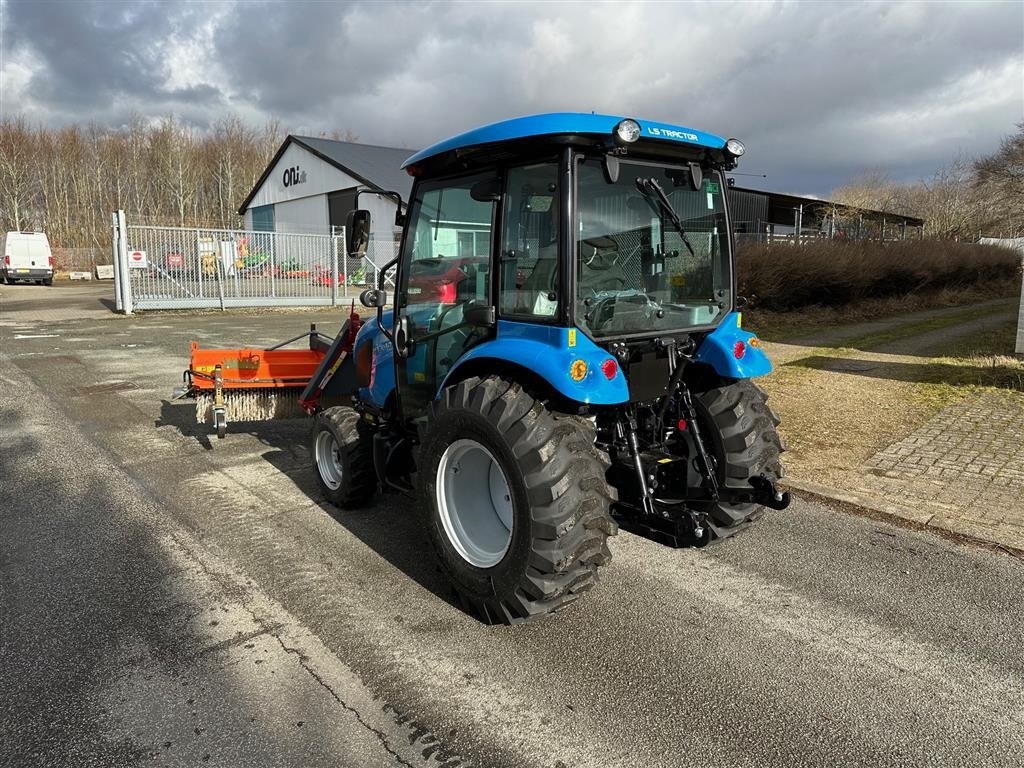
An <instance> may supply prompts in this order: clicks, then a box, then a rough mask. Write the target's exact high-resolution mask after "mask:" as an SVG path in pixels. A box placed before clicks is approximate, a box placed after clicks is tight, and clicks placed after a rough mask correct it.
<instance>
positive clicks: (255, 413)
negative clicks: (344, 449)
mask: <svg viewBox="0 0 1024 768" xmlns="http://www.w3.org/2000/svg"><path fill="white" fill-rule="evenodd" d="M300 394H301V390H298V389H234V390H230V391H227V392H225V393H224V408H225V409H226V410H227V417H228V422H229V423H231V422H236V421H269V420H271V419H298V418H302V417H303V416H305V415H306V412H305V411H304V410H303V409H302V406H300V405H299V395H300ZM196 421H197V422H198V423H200V424H212V423H213V395H212V394H207V393H205V392H204V393H202V394H200V395H198V396H196Z"/></svg>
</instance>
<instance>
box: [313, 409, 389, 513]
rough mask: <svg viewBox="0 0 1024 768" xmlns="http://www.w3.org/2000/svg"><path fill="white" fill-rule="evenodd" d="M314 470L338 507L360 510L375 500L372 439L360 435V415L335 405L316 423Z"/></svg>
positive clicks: (314, 427)
mask: <svg viewBox="0 0 1024 768" xmlns="http://www.w3.org/2000/svg"><path fill="white" fill-rule="evenodd" d="M312 453H313V468H314V469H315V470H316V480H317V483H318V484H319V485H320V490H321V491H323V494H324V496H325V497H326V498H327V500H328V501H330V502H331V503H332V504H334V505H335V506H336V507H341V508H342V509H358V508H359V507H365V506H366V505H367V504H369V503H370V501H371V500H372V499H373V495H374V493H375V492H376V490H377V473H376V471H375V470H374V467H373V448H372V445H371V443H370V440H369V437H368V436H364V435H361V434H360V431H359V414H358V413H356V411H354V410H353V409H352V408H347V407H344V406H335V407H334V408H327V409H325V410H323V411H321V412H320V413H318V414H317V416H316V420H315V421H314V423H313V444H312Z"/></svg>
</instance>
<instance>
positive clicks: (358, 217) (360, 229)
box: [345, 209, 370, 306]
mask: <svg viewBox="0 0 1024 768" xmlns="http://www.w3.org/2000/svg"><path fill="white" fill-rule="evenodd" d="M369 244H370V212H369V211H364V210H362V209H359V210H356V211H349V212H348V217H347V218H346V219H345V250H346V251H348V255H349V256H355V257H357V258H362V257H363V256H365V255H366V246H367V245H369ZM367 306H369V305H367Z"/></svg>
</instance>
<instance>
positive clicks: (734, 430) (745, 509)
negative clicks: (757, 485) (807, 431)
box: [694, 379, 785, 539]
mask: <svg viewBox="0 0 1024 768" xmlns="http://www.w3.org/2000/svg"><path fill="white" fill-rule="evenodd" d="M696 394H697V396H696V397H695V398H694V405H695V407H696V409H697V415H698V418H699V420H700V426H701V435H702V437H703V438H704V440H705V444H706V445H707V447H708V450H709V451H710V452H711V454H712V456H714V458H715V461H716V463H717V465H718V482H719V485H720V486H722V487H726V488H737V489H749V488H750V478H752V477H756V476H758V475H762V474H763V475H764V476H765V477H767V478H768V479H769V480H772V481H776V480H781V479H782V477H783V474H784V473H783V469H782V462H781V461H780V454H782V452H783V451H784V450H785V446H784V445H783V443H782V439H781V438H780V437H779V433H778V432H777V431H776V427H777V426H778V425H779V417H778V416H776V415H775V412H774V411H772V409H771V408H770V407H769V406H768V402H767V400H768V395H767V394H765V392H764V391H763V390H762V389H761V388H760V387H758V386H757V385H756V384H754V382H752V381H750V380H749V379H741V380H739V381H735V382H732V383H729V384H726V385H723V386H720V387H715V388H713V389H709V390H707V391H704V392H699V393H696ZM703 511H704V512H706V513H707V516H708V522H709V523H711V525H710V528H711V532H712V536H713V538H718V539H721V538H725V537H727V536H730V535H732V534H733V533H736V532H737V531H739V530H742V529H743V528H745V527H746V526H747V524H748V523H750V522H752V521H753V520H756V519H757V518H758V517H760V516H761V515H762V514H763V512H764V508H763V507H761V506H759V505H757V504H724V503H721V502H719V503H716V504H707V505H705V507H704V509H703Z"/></svg>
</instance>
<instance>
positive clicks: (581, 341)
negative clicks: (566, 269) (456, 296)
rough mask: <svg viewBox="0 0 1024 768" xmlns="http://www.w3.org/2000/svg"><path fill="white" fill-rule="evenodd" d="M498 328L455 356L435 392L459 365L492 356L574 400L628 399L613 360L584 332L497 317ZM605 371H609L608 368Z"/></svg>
mask: <svg viewBox="0 0 1024 768" xmlns="http://www.w3.org/2000/svg"><path fill="white" fill-rule="evenodd" d="M497 330H498V333H497V336H496V338H494V339H493V340H491V341H486V342H484V343H483V344H480V345H478V346H475V347H473V348H472V349H471V350H470V351H469V352H467V353H466V354H465V355H463V356H462V357H461V358H460V359H459V361H458V363H457V364H456V365H455V366H453V367H452V369H451V370H450V371H449V372H448V375H447V376H446V377H445V380H444V383H443V384H442V385H441V386H440V387H439V388H438V393H440V392H442V391H444V388H445V387H446V386H448V383H449V382H450V381H453V380H455V379H457V378H458V371H459V369H460V368H461V367H462V366H464V365H466V364H467V363H468V362H470V361H472V360H487V359H491V360H494V361H495V362H509V363H515V364H516V365H520V366H522V367H523V368H526V369H527V370H529V371H532V372H533V373H535V374H537V375H538V376H540V377H541V378H542V379H544V380H545V381H546V382H547V383H548V384H549V385H550V386H551V388H552V389H554V390H555V391H556V392H558V393H559V394H560V395H562V396H563V397H565V398H567V399H569V400H572V401H575V402H579V403H587V404H590V405H618V404H620V403H625V402H627V401H628V400H629V385H628V384H627V382H626V377H625V376H624V375H623V373H622V370H621V369H620V368H619V366H618V364H617V363H616V362H615V358H613V357H612V356H611V355H609V354H608V353H607V352H606V351H605V350H603V349H601V348H600V347H599V346H597V345H596V344H595V343H594V342H593V341H591V340H590V338H589V337H588V336H587V335H586V334H585V333H583V331H579V330H577V329H576V328H558V327H555V326H551V325H541V324H538V323H519V322H515V321H512V320H499V321H498V329H497ZM580 361H582V363H583V364H584V365H585V368H583V367H582V366H581V365H580V364H579V363H580ZM607 361H611V363H612V364H613V365H614V373H613V374H612V377H611V378H610V379H609V378H608V377H607V376H606V375H605V373H604V371H603V370H602V365H603V364H605V363H606V362H607ZM608 369H609V370H612V368H611V366H608ZM574 372H575V376H574ZM577 378H578V379H579V380H577Z"/></svg>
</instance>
